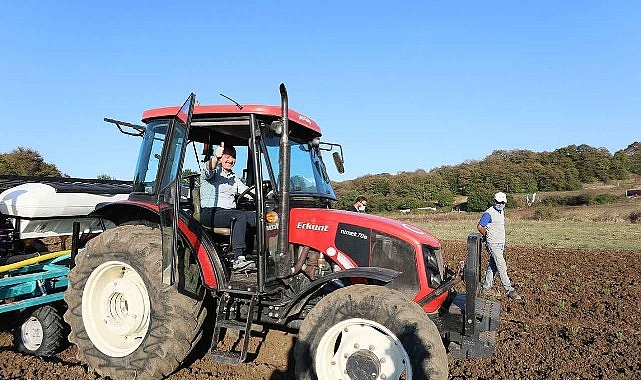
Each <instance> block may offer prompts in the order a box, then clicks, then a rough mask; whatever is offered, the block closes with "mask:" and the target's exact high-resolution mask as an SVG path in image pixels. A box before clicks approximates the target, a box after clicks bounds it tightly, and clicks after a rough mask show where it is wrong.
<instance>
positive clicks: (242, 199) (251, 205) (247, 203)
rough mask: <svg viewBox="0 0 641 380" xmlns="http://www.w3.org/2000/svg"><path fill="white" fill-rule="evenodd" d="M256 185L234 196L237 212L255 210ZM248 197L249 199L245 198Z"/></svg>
mask: <svg viewBox="0 0 641 380" xmlns="http://www.w3.org/2000/svg"><path fill="white" fill-rule="evenodd" d="M255 190H256V185H251V186H249V187H248V188H246V189H245V190H244V191H243V192H242V193H240V194H238V195H237V196H236V208H237V209H239V210H248V211H252V210H256V191H255ZM247 195H249V198H250V199H247V198H246V196H247Z"/></svg>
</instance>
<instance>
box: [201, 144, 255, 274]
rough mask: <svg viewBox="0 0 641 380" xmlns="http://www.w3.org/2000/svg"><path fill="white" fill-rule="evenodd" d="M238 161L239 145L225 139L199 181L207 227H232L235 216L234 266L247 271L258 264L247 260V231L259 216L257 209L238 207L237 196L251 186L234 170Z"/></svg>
mask: <svg viewBox="0 0 641 380" xmlns="http://www.w3.org/2000/svg"><path fill="white" fill-rule="evenodd" d="M235 164H236V148H234V147H233V146H231V145H227V146H225V143H224V142H221V143H220V146H218V147H217V148H216V153H215V154H214V155H212V157H211V159H209V160H207V162H206V163H205V168H204V169H203V173H202V176H201V183H200V204H201V207H202V211H201V223H202V224H203V225H205V226H208V227H223V228H229V227H230V224H231V221H232V219H234V218H235V219H236V222H235V223H234V226H233V231H232V243H231V244H232V246H231V250H232V251H233V253H234V264H233V269H234V270H248V269H251V267H252V266H255V264H254V263H253V262H251V261H247V260H246V259H245V250H246V243H245V234H246V232H247V227H256V215H255V212H254V211H245V210H237V209H236V197H237V196H238V195H239V194H241V193H243V192H244V191H245V190H247V188H248V187H247V185H245V184H244V183H243V182H242V181H241V180H240V179H239V178H238V177H236V173H234V172H233V170H232V168H233V167H234V165H235Z"/></svg>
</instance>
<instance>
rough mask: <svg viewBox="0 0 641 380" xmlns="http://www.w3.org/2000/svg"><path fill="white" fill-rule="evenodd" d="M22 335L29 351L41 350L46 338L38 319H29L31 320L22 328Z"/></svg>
mask: <svg viewBox="0 0 641 380" xmlns="http://www.w3.org/2000/svg"><path fill="white" fill-rule="evenodd" d="M20 335H21V337H22V342H23V344H24V346H25V347H26V348H27V349H29V350H31V351H37V350H38V348H40V345H41V344H42V340H43V337H44V333H43V330H42V324H41V323H40V321H39V320H38V319H37V318H35V317H29V319H27V321H26V322H25V323H23V324H22V326H21V328H20Z"/></svg>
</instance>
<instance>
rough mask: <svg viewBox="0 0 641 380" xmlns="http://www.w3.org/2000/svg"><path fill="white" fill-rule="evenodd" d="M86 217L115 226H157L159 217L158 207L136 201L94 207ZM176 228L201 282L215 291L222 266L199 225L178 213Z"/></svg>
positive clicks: (221, 274)
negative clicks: (193, 262) (192, 256)
mask: <svg viewBox="0 0 641 380" xmlns="http://www.w3.org/2000/svg"><path fill="white" fill-rule="evenodd" d="M90 216H93V217H99V218H103V219H106V220H109V221H111V222H113V223H114V224H116V225H117V226H119V225H123V224H128V223H136V224H144V225H147V226H149V227H158V226H159V224H160V216H159V211H158V206H157V205H155V204H151V203H147V202H139V201H131V200H127V201H120V202H114V203H108V204H105V205H102V207H98V208H96V210H94V211H93V212H92V213H91V214H90ZM178 229H179V230H180V234H181V235H182V237H183V238H184V240H185V241H186V242H187V243H188V244H189V245H190V246H191V249H192V251H193V252H194V255H195V256H196V257H197V259H198V262H199V266H200V276H201V280H202V281H203V283H204V284H205V286H207V287H208V288H210V289H216V288H218V285H219V284H222V283H224V282H225V279H224V273H225V270H224V268H223V264H222V262H221V260H220V256H219V255H218V254H216V250H215V248H214V243H213V241H212V240H211V238H210V237H209V235H208V234H207V233H206V232H205V231H204V229H203V228H202V226H201V225H200V224H199V223H197V222H196V221H195V220H194V219H193V218H191V217H189V216H188V215H186V214H183V213H181V214H180V218H179V220H178Z"/></svg>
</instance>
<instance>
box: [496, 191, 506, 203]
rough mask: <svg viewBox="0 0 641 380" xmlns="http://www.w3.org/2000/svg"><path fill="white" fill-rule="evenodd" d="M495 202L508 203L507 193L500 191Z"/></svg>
mask: <svg viewBox="0 0 641 380" xmlns="http://www.w3.org/2000/svg"><path fill="white" fill-rule="evenodd" d="M494 200H495V201H497V202H505V203H507V195H505V193H503V192H500V191H499V192H498V193H496V194H494Z"/></svg>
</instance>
